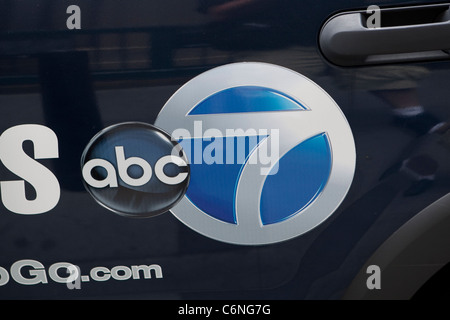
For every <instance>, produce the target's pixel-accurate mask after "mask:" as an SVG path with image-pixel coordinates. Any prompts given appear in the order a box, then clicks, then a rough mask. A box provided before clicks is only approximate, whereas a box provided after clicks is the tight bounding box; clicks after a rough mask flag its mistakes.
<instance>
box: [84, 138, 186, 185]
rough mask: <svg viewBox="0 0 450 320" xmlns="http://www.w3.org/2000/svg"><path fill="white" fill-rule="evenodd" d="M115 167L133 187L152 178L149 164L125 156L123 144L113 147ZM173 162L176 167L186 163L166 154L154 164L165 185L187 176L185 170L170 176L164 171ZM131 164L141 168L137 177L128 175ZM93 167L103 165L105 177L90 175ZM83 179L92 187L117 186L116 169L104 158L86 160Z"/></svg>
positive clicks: (182, 179) (176, 182) (139, 159)
mask: <svg viewBox="0 0 450 320" xmlns="http://www.w3.org/2000/svg"><path fill="white" fill-rule="evenodd" d="M115 151H116V160H117V167H118V172H119V177H120V178H121V179H122V181H123V182H125V183H126V184H128V185H130V186H133V187H140V186H143V185H145V184H147V183H148V182H149V181H150V179H151V178H152V175H153V172H152V167H151V166H150V164H149V163H148V162H147V161H145V160H144V159H142V158H139V157H129V158H125V151H124V147H123V146H117V147H115ZM169 163H173V164H175V165H177V166H178V167H187V163H186V162H185V161H184V160H183V159H182V158H180V157H178V156H174V155H168V156H165V157H162V158H161V159H159V160H158V161H157V162H156V164H155V175H156V177H157V178H158V179H159V180H160V181H161V182H162V183H165V184H167V185H176V184H179V183H181V182H183V181H184V180H186V178H187V177H188V173H187V172H180V173H178V174H177V175H176V176H174V177H171V176H168V175H166V174H165V173H164V167H165V166H166V165H167V164H169ZM131 166H139V167H140V168H141V169H142V175H141V176H140V177H139V178H133V177H130V175H129V174H128V171H127V170H128V168H129V167H131ZM95 167H103V168H104V169H105V170H106V177H105V178H104V179H103V180H97V179H95V178H94V177H93V176H92V169H94V168H95ZM82 174H83V178H84V181H86V183H88V184H89V185H90V186H91V187H94V188H105V187H108V186H109V187H110V188H115V187H118V185H119V184H118V181H117V174H116V169H115V168H114V166H113V165H112V164H111V162H109V161H107V160H104V159H92V160H90V161H88V162H87V163H86V164H85V165H84V166H83V169H82Z"/></svg>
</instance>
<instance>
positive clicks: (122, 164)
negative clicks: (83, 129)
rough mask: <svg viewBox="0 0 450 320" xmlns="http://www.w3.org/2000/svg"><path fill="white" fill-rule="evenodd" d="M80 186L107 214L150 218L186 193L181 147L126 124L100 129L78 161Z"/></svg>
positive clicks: (144, 127)
mask: <svg viewBox="0 0 450 320" xmlns="http://www.w3.org/2000/svg"><path fill="white" fill-rule="evenodd" d="M81 168H82V174H83V180H84V185H85V187H86V189H87V190H88V192H89V193H90V194H91V195H92V197H93V198H94V199H95V200H96V201H97V202H98V203H99V204H101V205H102V206H104V207H106V208H108V209H109V210H111V211H113V212H115V213H118V214H120V215H123V216H128V217H153V216H156V215H159V214H161V213H164V212H166V211H168V210H170V209H171V208H172V207H173V206H175V204H177V203H178V202H179V201H180V200H181V199H182V198H183V196H184V194H185V193H186V190H187V187H188V184H189V165H188V160H187V158H186V155H185V154H184V152H183V150H182V148H181V146H180V145H179V144H178V143H177V142H176V141H174V140H173V139H171V137H170V135H169V134H167V133H166V132H164V131H163V130H161V129H159V128H157V127H155V126H152V125H150V124H146V123H140V122H126V123H121V124H117V125H113V126H110V127H108V128H106V129H104V130H102V131H100V132H99V133H98V134H97V135H96V136H95V137H94V138H92V140H91V141H90V142H89V144H88V145H87V147H86V149H85V150H84V152H83V155H82V158H81Z"/></svg>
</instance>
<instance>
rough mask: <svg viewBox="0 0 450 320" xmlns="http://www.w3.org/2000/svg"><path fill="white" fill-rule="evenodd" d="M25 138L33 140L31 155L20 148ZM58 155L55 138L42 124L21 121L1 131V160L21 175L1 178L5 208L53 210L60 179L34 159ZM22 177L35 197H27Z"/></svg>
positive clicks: (30, 211) (27, 211) (35, 211)
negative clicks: (21, 122) (12, 178)
mask: <svg viewBox="0 0 450 320" xmlns="http://www.w3.org/2000/svg"><path fill="white" fill-rule="evenodd" d="M25 141H31V142H32V143H33V147H34V159H32V158H31V157H29V156H28V155H27V154H26V153H25V151H24V150H23V147H22V145H23V143H24V142H25ZM58 157H59V151H58V138H57V136H56V134H55V133H54V132H53V131H52V130H51V129H49V128H47V127H45V126H42V125H36V124H24V125H19V126H15V127H12V128H9V129H7V130H6V131H5V132H3V134H2V135H1V136H0V160H1V162H2V163H3V165H4V166H5V167H6V168H7V169H9V170H10V171H11V172H12V173H14V174H16V175H17V176H19V177H20V178H22V179H23V180H15V181H1V182H0V191H1V199H2V202H3V205H4V206H5V207H6V209H8V210H9V211H11V212H14V213H18V214H28V215H29V214H41V213H44V212H48V211H50V210H52V209H53V208H54V207H55V206H56V205H57V203H58V201H59V197H60V187H59V182H58V180H57V178H56V177H55V175H54V174H53V173H52V172H51V171H50V170H49V169H47V168H46V167H45V166H43V165H42V164H40V163H39V162H37V161H36V160H38V159H53V158H58ZM25 181H27V182H28V183H30V184H31V185H32V186H33V188H34V189H35V191H36V197H35V199H32V200H30V199H27V197H26V194H25Z"/></svg>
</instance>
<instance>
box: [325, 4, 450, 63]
mask: <svg viewBox="0 0 450 320" xmlns="http://www.w3.org/2000/svg"><path fill="white" fill-rule="evenodd" d="M380 17H381V26H380V27H379V28H369V27H367V25H366V22H367V18H368V16H367V13H366V12H365V11H358V12H346V13H340V14H337V15H335V16H333V17H331V18H330V19H328V21H326V22H325V24H324V26H323V27H322V30H321V32H320V36H319V46H320V49H321V51H322V53H323V55H324V56H325V57H326V58H327V59H328V60H329V61H330V62H331V63H333V64H336V65H339V66H357V65H367V64H379V63H393V62H405V61H417V60H435V59H448V58H450V56H449V54H448V52H447V51H448V50H449V49H450V4H439V5H427V6H416V7H404V8H394V9H392V8H390V9H381V11H380Z"/></svg>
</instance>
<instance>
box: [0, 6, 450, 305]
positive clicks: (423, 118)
mask: <svg viewBox="0 0 450 320" xmlns="http://www.w3.org/2000/svg"><path fill="white" fill-rule="evenodd" d="M30 2H31V1H19V0H14V1H2V2H1V3H0V115H1V116H0V132H4V131H5V130H7V129H8V128H11V127H14V126H17V125H21V124H41V125H44V126H47V127H49V128H51V129H52V130H53V131H54V132H55V134H56V136H57V137H58V142H59V158H58V159H44V160H40V161H41V163H43V164H44V165H45V166H47V167H48V168H49V169H50V170H51V171H52V172H53V173H54V174H55V176H56V177H57V178H58V180H59V184H60V187H61V196H60V200H59V202H58V204H57V206H56V207H55V208H54V209H52V210H50V211H49V212H46V213H43V214H40V215H20V214H15V213H12V212H10V211H9V210H7V209H6V208H5V207H4V206H3V205H2V204H0V266H1V267H3V268H5V269H7V270H9V268H10V266H11V265H12V264H13V263H14V262H16V261H19V260H23V259H33V260H37V261H40V262H41V263H42V264H44V266H45V268H46V269H48V268H49V266H50V265H52V264H54V263H56V262H61V261H67V262H70V263H73V264H76V265H78V266H80V268H81V270H82V274H83V275H87V274H89V270H91V269H92V268H94V267H98V266H105V267H107V268H109V269H111V268H112V267H114V266H120V265H122V266H131V265H142V264H146V265H151V264H158V265H160V266H161V268H162V271H163V276H164V277H163V278H156V277H154V278H153V279H140V280H133V279H129V280H126V281H118V280H115V279H110V280H108V281H105V282H101V281H93V280H91V281H89V282H83V283H82V284H81V288H82V289H81V290H69V289H68V288H67V287H66V285H65V284H61V283H55V282H54V281H52V280H49V281H48V282H49V283H48V284H43V283H41V284H36V285H31V286H25V285H19V284H17V283H15V282H14V281H13V280H10V281H9V283H7V284H5V285H3V286H0V298H3V299H6V298H74V297H76V298H78V297H86V298H91V297H92V298H95V297H106V298H108V297H111V298H112V297H125V298H127V297H130V298H199V299H206V298H208V299H211V298H212V299H215V298H216V299H219V298H233V299H236V298H249V299H261V298H268V299H338V298H340V297H341V296H342V294H343V293H344V292H345V290H346V288H347V287H348V285H349V284H350V282H351V281H352V280H353V278H354V276H355V275H356V273H357V272H358V271H359V270H360V268H361V267H362V266H363V265H364V263H365V261H366V260H367V259H368V258H369V257H370V256H371V255H372V253H373V252H374V251H375V250H376V249H377V248H378V247H379V246H380V245H381V244H382V243H383V242H384V241H385V240H386V239H387V238H388V237H389V236H390V235H391V234H392V233H394V232H395V231H396V230H397V229H398V228H399V227H400V226H402V225H403V224H404V223H405V222H406V221H408V220H409V219H410V218H411V217H413V216H415V215H416V214H417V213H418V212H420V211H421V210H422V209H424V208H425V207H427V206H428V205H430V204H431V203H433V202H434V201H436V200H438V199H440V198H441V197H443V196H445V195H446V194H448V192H449V189H450V165H449V163H450V161H448V160H449V153H450V131H446V130H445V129H447V127H446V125H447V123H446V121H448V120H449V119H450V108H449V105H448V100H449V98H450V93H449V90H448V87H449V86H450V64H449V62H448V61H433V62H428V61H423V62H415V63H405V64H389V65H377V66H370V67H369V66H367V67H355V68H342V67H337V66H334V65H332V64H330V63H328V62H327V61H326V60H325V59H324V58H323V56H322V55H321V53H320V50H319V48H318V44H317V43H318V35H319V32H320V29H321V26H322V24H323V23H324V22H325V21H326V20H327V19H328V17H329V16H331V15H332V14H334V13H335V12H337V11H346V10H356V9H358V10H359V9H363V10H364V9H365V8H366V7H367V6H368V5H370V4H372V3H369V2H368V1H363V0H358V1H357V0H352V1H345V2H344V1H328V0H327V1H312V0H308V1H289V0H282V1H280V0H276V1H270V0H261V1H257V0H254V1H242V6H240V5H239V3H240V2H241V1H208V0H203V1H194V0H189V1H188V0H183V1H177V0H171V1H164V2H161V1H150V0H149V1H137V0H136V1H130V0H129V1H119V0H105V1H98V0H97V1H70V2H69V1H44V0H39V1H37V0H36V1H33V2H32V4H30ZM427 2H428V3H431V1H381V2H379V3H378V4H379V5H380V6H401V5H413V4H424V3H427ZM71 4H78V5H79V6H80V8H81V12H82V29H81V30H70V31H69V30H67V28H66V19H67V17H68V14H66V8H67V7H68V6H69V5H71ZM243 61H255V62H266V63H272V64H277V65H280V66H284V67H287V68H290V69H292V70H294V71H296V72H298V73H301V74H303V75H305V76H307V77H309V78H310V79H312V80H313V81H314V82H316V83H317V84H319V85H320V86H321V87H322V88H323V89H324V90H325V91H327V92H328V94H329V95H330V96H331V97H332V98H333V99H334V100H335V101H336V102H337V103H338V105H339V106H340V108H341V109H342V111H343V113H344V114H345V116H346V118H347V119H348V121H349V124H350V126H351V128H352V132H353V135H354V138H355V143H356V151H357V162H356V173H355V177H354V181H353V184H352V187H351V189H350V192H349V193H348V195H347V197H346V199H345V201H344V203H343V204H342V205H341V207H340V208H339V209H338V210H337V211H336V213H335V214H334V215H333V216H332V217H331V218H330V219H329V220H327V221H326V222H325V223H324V224H322V225H320V226H319V227H318V228H316V229H314V230H312V231H311V232H308V233H306V234H304V235H302V236H300V237H297V238H294V239H292V240H288V241H285V242H282V243H279V244H273V245H267V246H259V247H252V246H235V245H231V244H225V243H221V242H218V241H215V240H212V239H209V238H207V237H204V236H202V235H200V234H198V233H196V232H194V231H192V230H190V229H189V228H187V227H185V226H184V225H183V224H182V223H180V222H179V221H178V220H177V219H176V218H175V217H174V216H172V215H171V214H162V215H159V216H157V217H154V218H151V219H146V220H141V219H137V220H136V219H129V218H124V217H121V216H119V215H115V214H113V213H111V212H109V211H108V210H107V209H105V208H103V207H101V206H99V205H98V204H97V203H96V202H95V200H94V199H92V198H91V197H90V195H89V194H88V193H87V192H86V190H85V189H84V187H83V184H82V179H81V171H80V158H81V155H82V152H83V150H84V148H85V146H86V145H87V144H88V142H89V140H90V139H91V138H92V137H93V136H94V135H95V134H96V133H97V132H99V131H100V130H102V129H103V128H106V127H108V126H110V125H113V124H117V123H121V122H126V121H140V122H147V123H150V124H153V123H154V121H155V119H156V117H157V115H158V113H159V112H160V110H161V108H162V107H163V105H164V104H165V103H166V102H167V100H168V99H169V98H170V97H171V96H172V95H173V94H174V93H175V92H176V91H177V90H178V89H179V88H180V87H181V86H182V85H183V84H184V83H186V82H187V81H189V80H191V79H192V78H193V77H195V76H196V75H198V74H200V73H202V72H204V71H206V70H209V69H211V68H213V67H215V66H219V65H224V64H227V63H231V62H243ZM24 150H25V151H26V152H27V153H28V154H30V155H33V145H32V144H28V143H24ZM2 152H5V151H3V150H2ZM17 179H20V178H19V177H17V176H16V175H15V174H13V173H11V172H10V170H8V168H6V167H5V166H4V165H2V164H0V180H1V181H7V180H17ZM25 188H26V192H27V195H28V197H29V198H33V196H35V195H33V194H34V191H33V188H32V187H31V186H30V185H28V184H27V185H25ZM3 279H4V278H3Z"/></svg>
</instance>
